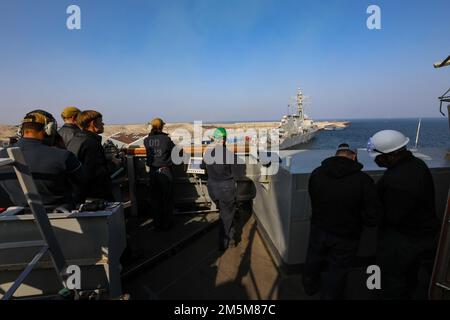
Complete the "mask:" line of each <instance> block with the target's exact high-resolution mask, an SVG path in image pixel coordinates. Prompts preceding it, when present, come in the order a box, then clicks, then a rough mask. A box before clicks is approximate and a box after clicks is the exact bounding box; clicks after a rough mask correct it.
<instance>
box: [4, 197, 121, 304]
mask: <svg viewBox="0 0 450 320" xmlns="http://www.w3.org/2000/svg"><path fill="white" fill-rule="evenodd" d="M48 217H49V221H50V223H51V225H52V227H53V230H54V232H55V236H56V239H57V240H58V242H59V243H60V246H61V249H62V251H63V252H64V255H65V257H66V260H67V265H69V266H70V265H77V266H79V267H80V269H81V290H82V291H89V290H96V289H99V290H105V291H108V293H109V295H110V297H112V298H114V297H118V296H120V295H121V294H122V285H121V278H120V272H121V265H120V261H119V259H120V256H121V255H122V252H123V251H124V249H125V246H126V234H125V221H124V215H123V208H122V205H121V204H120V203H116V204H113V205H111V207H109V208H107V209H106V210H105V211H99V212H83V213H78V212H73V213H64V214H48ZM38 239H40V237H39V230H38V229H37V227H36V224H35V222H34V218H33V216H32V215H18V216H6V217H1V218H0V243H9V242H14V241H19V240H20V241H36V240H38ZM35 251H36V250H35V248H31V247H26V248H20V249H17V248H9V249H5V250H1V251H0V297H2V296H3V295H4V293H5V291H6V290H7V289H8V288H9V287H10V286H11V283H12V282H13V281H14V280H15V279H16V278H17V276H18V275H19V274H20V272H21V271H22V270H23V269H24V268H25V267H26V265H27V263H28V261H30V260H31V259H32V257H33V255H34V254H35ZM60 289H61V286H60V285H59V284H58V282H57V281H56V277H55V271H54V270H52V268H51V261H50V259H49V257H48V255H45V256H44V257H43V258H42V259H41V261H40V262H39V263H38V264H37V265H36V267H35V268H34V269H33V271H32V272H31V273H30V275H29V276H28V277H27V278H26V279H25V280H24V285H22V286H20V287H19V288H18V290H17V292H16V294H15V296H14V297H16V298H20V297H31V296H41V295H53V294H56V293H57V292H58V291H59V290H60Z"/></svg>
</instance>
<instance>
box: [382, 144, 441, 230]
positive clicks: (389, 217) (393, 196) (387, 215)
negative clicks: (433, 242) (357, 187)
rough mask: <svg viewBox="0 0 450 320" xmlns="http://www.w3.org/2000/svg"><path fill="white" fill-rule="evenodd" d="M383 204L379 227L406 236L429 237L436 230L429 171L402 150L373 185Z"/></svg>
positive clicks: (410, 154) (432, 185) (431, 179)
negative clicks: (396, 160) (375, 186)
mask: <svg viewBox="0 0 450 320" xmlns="http://www.w3.org/2000/svg"><path fill="white" fill-rule="evenodd" d="M377 187H378V193H379V195H380V199H381V202H382V204H383V220H382V225H381V227H382V228H383V229H390V230H393V231H397V232H400V233H402V234H404V235H406V236H426V235H433V234H435V233H436V232H437V229H438V224H439V223H438V220H437V217H436V207H435V194H434V183H433V177H432V175H431V172H430V169H428V167H427V165H426V164H425V163H424V162H423V161H422V160H420V159H418V158H416V157H414V156H413V154H412V153H411V152H409V151H405V152H404V155H403V157H402V158H401V159H400V160H399V161H398V162H397V163H396V164H395V165H394V166H393V167H391V168H388V169H387V170H386V172H385V173H384V175H383V177H382V178H381V179H380V180H379V181H378V183H377Z"/></svg>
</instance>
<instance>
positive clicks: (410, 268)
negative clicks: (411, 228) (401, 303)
mask: <svg viewBox="0 0 450 320" xmlns="http://www.w3.org/2000/svg"><path fill="white" fill-rule="evenodd" d="M436 243H437V241H436V238H435V237H434V236H426V237H410V236H406V235H403V234H401V233H399V232H396V231H393V230H383V231H380V234H379V241H378V251H377V264H378V265H379V267H380V270H381V291H380V298H381V299H388V300H394V299H395V300H406V299H412V298H414V294H415V292H416V288H417V285H418V277H419V270H420V267H421V265H423V266H425V267H426V262H427V260H428V261H430V263H429V265H430V269H432V261H433V259H434V255H435V253H436ZM425 271H427V272H426V273H425V275H426V276H431V270H425ZM427 273H428V274H427ZM425 281H426V282H427V283H429V279H426V280H425Z"/></svg>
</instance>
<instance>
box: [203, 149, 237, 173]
mask: <svg viewBox="0 0 450 320" xmlns="http://www.w3.org/2000/svg"><path fill="white" fill-rule="evenodd" d="M201 167H202V168H203V169H206V173H207V174H208V181H209V180H213V181H224V180H231V179H236V178H237V176H238V173H237V170H238V164H237V157H236V155H235V154H234V153H233V152H231V151H230V150H228V149H227V147H226V146H224V145H219V144H217V145H214V146H210V147H208V149H206V151H205V154H204V157H203V163H202V166H201Z"/></svg>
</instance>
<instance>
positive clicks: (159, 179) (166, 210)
mask: <svg viewBox="0 0 450 320" xmlns="http://www.w3.org/2000/svg"><path fill="white" fill-rule="evenodd" d="M150 125H151V131H150V133H149V135H148V137H146V138H145V139H144V146H145V149H146V153H147V166H148V167H149V170H150V172H149V175H150V192H151V203H152V206H153V208H154V212H155V228H156V229H157V230H168V229H170V228H171V226H172V214H173V176H172V158H171V154H172V149H173V148H174V147H175V144H174V143H173V141H172V139H170V137H169V135H168V134H167V133H165V132H163V129H164V125H165V123H164V121H163V120H162V119H160V118H155V119H153V120H152V121H151V122H150Z"/></svg>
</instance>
